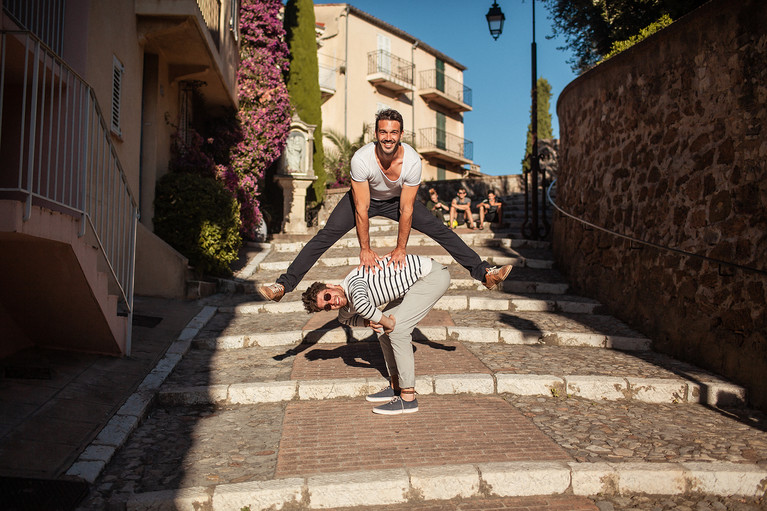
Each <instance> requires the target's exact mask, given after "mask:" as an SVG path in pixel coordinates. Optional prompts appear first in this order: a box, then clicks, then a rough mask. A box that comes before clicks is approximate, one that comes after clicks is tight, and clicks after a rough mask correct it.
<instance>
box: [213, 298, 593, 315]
mask: <svg viewBox="0 0 767 511" xmlns="http://www.w3.org/2000/svg"><path fill="white" fill-rule="evenodd" d="M601 306H602V304H600V303H598V302H583V301H576V300H566V299H565V300H559V299H554V300H541V299H536V298H496V297H495V296H489V297H479V296H466V295H448V296H443V297H442V298H440V299H439V301H438V302H437V303H436V305H435V306H434V308H435V309H437V310H447V311H460V310H485V311H511V312H566V313H571V314H594V311H595V310H597V309H598V308H600V307H601ZM218 310H219V312H223V313H227V314H235V315H238V316H240V315H242V316H245V315H250V314H284V313H291V312H304V305H303V302H301V301H298V300H293V301H289V302H287V301H282V302H256V303H251V304H241V305H237V306H234V307H219V308H218Z"/></svg>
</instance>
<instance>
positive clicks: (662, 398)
mask: <svg viewBox="0 0 767 511" xmlns="http://www.w3.org/2000/svg"><path fill="white" fill-rule="evenodd" d="M386 384H387V381H386V380H385V379H384V378H382V377H378V378H337V379H334V380H282V381H268V382H241V383H232V384H219V385H201V386H183V387H182V386H166V387H163V388H162V389H161V391H160V393H159V395H158V399H159V401H160V403H161V404H162V405H164V406H180V405H207V404H215V405H253V404H259V403H275V402H280V401H293V400H317V399H336V398H342V397H347V398H351V397H364V396H366V395H367V394H371V393H373V392H377V391H378V390H380V389H381V388H383V387H385V386H386ZM415 390H416V392H417V393H418V395H421V396H427V395H430V394H435V395H461V394H474V395H498V394H513V395H518V396H547V397H550V396H553V397H555V398H556V397H559V396H560V395H562V396H564V395H566V396H567V397H568V398H570V397H579V398H581V399H589V400H592V401H621V402H627V403H628V402H644V403H672V404H685V403H698V404H704V405H710V406H723V405H728V406H732V405H741V404H742V403H744V402H745V399H746V391H745V389H744V388H743V387H740V386H738V385H733V384H730V383H719V382H716V381H714V382H693V381H685V380H682V379H678V378H637V377H627V378H622V377H607V376H580V375H552V374H515V373H495V374H492V375H490V374H483V373H478V374H438V375H421V376H417V377H416V384H415Z"/></svg>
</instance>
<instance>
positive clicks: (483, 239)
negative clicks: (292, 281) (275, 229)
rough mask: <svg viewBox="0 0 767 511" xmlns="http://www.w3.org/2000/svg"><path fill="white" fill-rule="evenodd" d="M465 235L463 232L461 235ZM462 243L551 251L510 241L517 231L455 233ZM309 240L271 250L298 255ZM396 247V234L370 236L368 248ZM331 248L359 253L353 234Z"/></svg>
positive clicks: (411, 242)
mask: <svg viewBox="0 0 767 511" xmlns="http://www.w3.org/2000/svg"><path fill="white" fill-rule="evenodd" d="M464 231H465V232H464ZM456 232H458V233H459V235H460V236H461V239H463V241H464V242H465V243H466V244H467V245H468V246H470V247H481V246H496V247H503V248H515V249H516V248H523V247H529V248H544V249H545V248H550V247H551V243H550V242H548V241H535V240H526V239H523V238H509V237H508V236H510V235H516V234H517V232H516V231H510V230H504V231H499V232H491V231H487V230H484V231H476V230H475V231H470V230H468V229H458V230H457V231H456ZM310 239H311V236H291V237H289V238H286V239H285V238H280V239H276V240H274V241H272V243H271V245H272V250H274V251H276V252H293V253H298V252H299V251H300V250H301V249H302V248H303V247H304V245H306V243H307V242H308V241H309V240H310ZM396 244H397V235H396V232H395V231H392V232H391V233H388V232H387V233H383V234H380V235H375V236H374V235H372V234H371V237H370V245H371V247H394V246H396ZM436 245H437V243H436V242H435V241H434V240H432V239H431V238H429V237H428V236H426V235H424V234H420V233H418V232H415V231H414V232H413V233H412V234H411V235H410V238H409V239H408V247H416V246H436ZM334 247H336V248H355V249H357V250H359V242H358V241H357V235H356V233H355V232H354V230H352V231H349V234H347V235H346V236H344V237H343V238H341V239H340V240H338V241H337V242H336V243H335V245H334Z"/></svg>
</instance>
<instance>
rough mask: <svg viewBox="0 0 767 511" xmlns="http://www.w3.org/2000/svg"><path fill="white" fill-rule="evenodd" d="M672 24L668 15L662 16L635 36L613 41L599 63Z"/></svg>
mask: <svg viewBox="0 0 767 511" xmlns="http://www.w3.org/2000/svg"><path fill="white" fill-rule="evenodd" d="M673 22H674V20H672V19H671V17H670V16H669V15H668V14H664V15H663V16H661V17H660V18H659V19H658V21H656V22H655V23H651V24H650V25H648V26H646V27H645V28H643V29H642V30H640V31H639V34H637V35H635V36H631V37H629V38H628V39H626V40H625V41H615V42H614V43H613V45H612V46H611V47H610V52H609V53H608V54H607V55H605V56H604V57H603V58H602V60H600V61H599V63H602V62H604V61H605V60H607V59H609V58H610V57H614V56H615V55H617V54H619V53H620V52H622V51H625V50H628V49H629V48H631V47H632V46H634V45H635V44H636V43H638V42H639V41H641V40H642V39H646V38H647V37H649V36H651V35H652V34H654V33H655V32H657V31H658V30H660V29H662V28H665V27H667V26H669V25H671V24H672V23H673Z"/></svg>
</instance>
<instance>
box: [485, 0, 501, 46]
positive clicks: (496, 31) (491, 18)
mask: <svg viewBox="0 0 767 511" xmlns="http://www.w3.org/2000/svg"><path fill="white" fill-rule="evenodd" d="M485 18H486V19H487V27H488V28H489V29H490V35H491V36H493V39H495V40H498V36H499V35H501V32H503V22H504V20H505V19H506V16H504V15H503V12H501V8H500V7H498V3H497V2H493V5H492V6H491V7H490V10H488V11H487V14H485Z"/></svg>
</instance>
